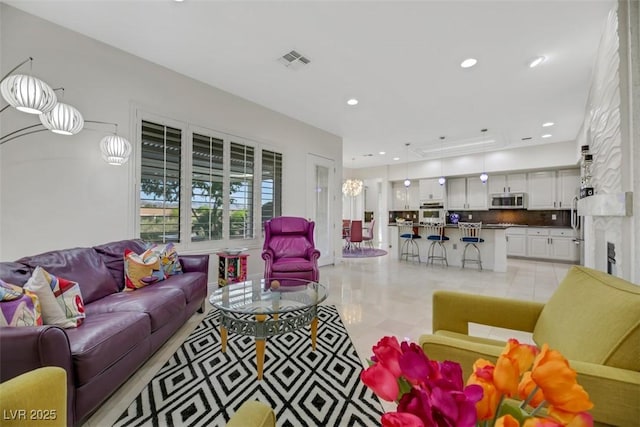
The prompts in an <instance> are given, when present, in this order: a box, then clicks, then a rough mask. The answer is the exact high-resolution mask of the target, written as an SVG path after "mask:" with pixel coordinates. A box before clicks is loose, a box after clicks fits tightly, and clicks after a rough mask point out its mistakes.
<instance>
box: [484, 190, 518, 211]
mask: <svg viewBox="0 0 640 427" xmlns="http://www.w3.org/2000/svg"><path fill="white" fill-rule="evenodd" d="M526 208H527V195H526V194H525V193H497V194H492V195H491V204H490V205H489V209H526Z"/></svg>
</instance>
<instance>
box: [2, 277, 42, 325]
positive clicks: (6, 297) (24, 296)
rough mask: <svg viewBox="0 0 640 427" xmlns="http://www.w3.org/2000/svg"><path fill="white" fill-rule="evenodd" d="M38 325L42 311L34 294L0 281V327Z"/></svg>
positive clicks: (40, 321)
mask: <svg viewBox="0 0 640 427" xmlns="http://www.w3.org/2000/svg"><path fill="white" fill-rule="evenodd" d="M38 325H42V311H41V309H40V301H39V300H38V297H37V296H36V294H34V293H33V292H30V291H28V290H26V289H23V288H21V287H20V286H16V285H12V284H9V283H7V282H5V281H3V280H2V279H0V326H38Z"/></svg>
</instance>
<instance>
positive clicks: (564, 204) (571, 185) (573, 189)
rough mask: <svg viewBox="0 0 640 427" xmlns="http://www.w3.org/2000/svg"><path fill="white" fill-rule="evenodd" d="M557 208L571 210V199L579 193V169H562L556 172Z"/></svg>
mask: <svg viewBox="0 0 640 427" xmlns="http://www.w3.org/2000/svg"><path fill="white" fill-rule="evenodd" d="M557 190H558V194H557V196H558V208H559V209H571V205H572V203H573V198H574V197H575V196H578V194H579V193H580V171H579V169H564V170H559V171H558V180H557Z"/></svg>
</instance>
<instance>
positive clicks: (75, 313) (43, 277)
mask: <svg viewBox="0 0 640 427" xmlns="http://www.w3.org/2000/svg"><path fill="white" fill-rule="evenodd" d="M24 288H25V289H26V290H29V291H32V292H33V293H35V294H36V295H37V296H38V299H39V300H40V305H41V307H42V318H43V320H44V324H45V325H56V326H60V327H62V328H75V327H78V326H80V325H81V324H82V322H83V321H84V319H85V317H86V316H85V313H84V303H83V301H82V294H81V293H80V285H79V284H78V282H74V281H72V280H67V279H63V278H61V277H57V276H54V275H53V274H50V273H48V272H47V271H46V270H45V269H44V268H42V267H40V266H38V267H36V269H35V270H34V271H33V274H32V275H31V278H30V279H29V281H28V282H27V283H26V284H25V285H24Z"/></svg>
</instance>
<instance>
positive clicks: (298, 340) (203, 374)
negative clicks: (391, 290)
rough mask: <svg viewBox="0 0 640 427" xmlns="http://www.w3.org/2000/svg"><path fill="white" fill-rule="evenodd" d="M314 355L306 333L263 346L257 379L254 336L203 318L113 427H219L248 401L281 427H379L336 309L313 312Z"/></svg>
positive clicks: (377, 411) (376, 407)
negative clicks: (223, 332)
mask: <svg viewBox="0 0 640 427" xmlns="http://www.w3.org/2000/svg"><path fill="white" fill-rule="evenodd" d="M318 318H319V325H318V338H317V346H316V351H315V352H314V351H312V350H311V338H310V336H309V328H308V327H307V328H304V329H301V330H298V331H294V332H288V333H286V334H283V335H278V336H276V337H271V338H269V339H267V345H266V351H265V360H264V374H263V379H262V381H258V379H257V378H256V356H255V343H254V339H253V338H252V337H247V336H242V335H237V334H232V333H229V337H228V340H227V352H226V353H222V352H221V348H220V332H219V329H218V316H217V312H216V311H215V310H212V311H211V312H209V313H208V314H207V316H206V317H205V319H204V320H203V321H202V323H201V324H200V325H198V327H197V328H196V329H195V330H194V331H193V332H192V333H191V335H190V336H189V337H188V338H187V340H186V341H185V342H184V343H183V344H182V346H181V347H180V348H179V349H178V350H177V351H176V353H175V354H174V355H173V356H172V357H171V358H170V359H169V361H167V363H166V364H165V365H164V367H162V369H160V371H159V372H158V373H157V374H156V376H155V377H154V378H153V379H152V380H151V383H149V384H148V385H147V386H146V388H145V389H144V390H143V391H142V392H141V393H140V395H138V397H137V398H136V399H135V400H134V401H133V403H132V404H131V405H130V406H129V408H128V409H127V410H126V411H125V412H124V413H123V414H122V415H121V416H120V418H119V419H118V421H117V422H116V423H115V424H114V426H118V427H120V426H122V427H124V426H127V427H132V426H162V427H164V426H176V427H178V426H212V427H214V426H220V427H224V426H225V424H226V422H227V421H228V420H229V418H230V417H231V415H232V414H233V413H235V411H236V410H237V409H238V408H239V407H240V405H241V404H242V403H243V402H244V401H246V400H259V401H261V402H264V403H267V404H268V405H270V406H271V407H272V408H273V410H274V411H275V413H276V420H277V425H278V427H302V426H332V427H337V426H345V427H346V426H363V427H364V426H379V425H380V416H381V414H382V412H383V409H382V405H381V404H380V402H379V400H378V399H377V397H376V396H375V395H374V394H373V393H372V392H371V390H370V389H368V388H367V387H366V386H365V385H364V384H362V382H361V381H360V372H361V371H362V363H361V362H360V359H359V357H358V354H357V353H356V350H355V348H354V347H353V344H352V343H351V339H350V338H349V335H348V334H347V331H346V329H345V327H344V325H343V324H342V320H341V319H340V315H339V314H338V310H337V309H336V308H335V306H319V307H318Z"/></svg>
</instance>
